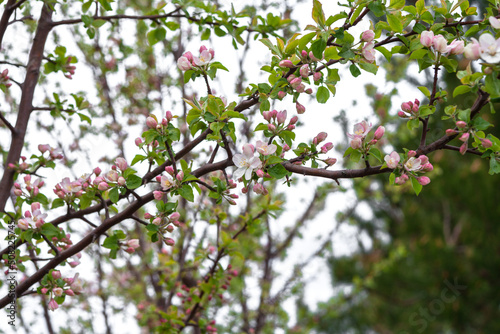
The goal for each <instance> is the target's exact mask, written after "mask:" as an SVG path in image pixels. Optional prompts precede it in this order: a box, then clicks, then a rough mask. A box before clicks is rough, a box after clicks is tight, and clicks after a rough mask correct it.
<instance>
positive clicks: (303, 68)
mask: <svg viewBox="0 0 500 334" xmlns="http://www.w3.org/2000/svg"><path fill="white" fill-rule="evenodd" d="M299 72H300V75H301V76H302V77H303V78H307V77H308V76H309V64H304V65H302V66H301V67H300V70H299Z"/></svg>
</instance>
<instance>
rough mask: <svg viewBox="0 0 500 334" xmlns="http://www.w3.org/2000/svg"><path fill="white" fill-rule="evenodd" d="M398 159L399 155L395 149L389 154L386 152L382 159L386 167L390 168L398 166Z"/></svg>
mask: <svg viewBox="0 0 500 334" xmlns="http://www.w3.org/2000/svg"><path fill="white" fill-rule="evenodd" d="M400 159H401V158H400V157H399V154H398V152H396V151H392V153H391V154H388V155H386V156H385V157H384V161H385V163H386V164H387V167H389V168H392V169H394V168H396V167H398V165H399V161H400Z"/></svg>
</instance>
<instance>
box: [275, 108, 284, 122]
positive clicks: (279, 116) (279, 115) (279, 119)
mask: <svg viewBox="0 0 500 334" xmlns="http://www.w3.org/2000/svg"><path fill="white" fill-rule="evenodd" d="M276 121H277V122H278V124H283V123H285V121H286V110H283V111H280V112H279V113H278V115H277V116H276Z"/></svg>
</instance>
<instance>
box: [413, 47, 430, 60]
mask: <svg viewBox="0 0 500 334" xmlns="http://www.w3.org/2000/svg"><path fill="white" fill-rule="evenodd" d="M427 52H428V51H427V50H426V49H419V50H415V51H413V52H412V53H411V55H410V59H422V58H423V57H424V56H425V55H426V54H427Z"/></svg>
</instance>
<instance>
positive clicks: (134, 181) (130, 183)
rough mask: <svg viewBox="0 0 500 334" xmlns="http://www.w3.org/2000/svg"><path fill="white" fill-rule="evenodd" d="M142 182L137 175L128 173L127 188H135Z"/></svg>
mask: <svg viewBox="0 0 500 334" xmlns="http://www.w3.org/2000/svg"><path fill="white" fill-rule="evenodd" d="M141 184H142V179H141V178H140V177H139V176H137V175H134V174H132V175H130V176H129V177H128V178H127V183H126V185H127V188H129V189H136V188H138V187H140V186H141Z"/></svg>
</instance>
